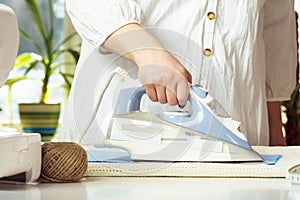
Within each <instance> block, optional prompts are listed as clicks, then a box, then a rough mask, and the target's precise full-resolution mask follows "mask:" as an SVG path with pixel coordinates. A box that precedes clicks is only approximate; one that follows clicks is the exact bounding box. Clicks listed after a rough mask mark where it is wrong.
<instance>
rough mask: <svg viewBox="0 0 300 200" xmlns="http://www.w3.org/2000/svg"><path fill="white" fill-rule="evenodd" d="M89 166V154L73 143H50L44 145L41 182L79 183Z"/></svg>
mask: <svg viewBox="0 0 300 200" xmlns="http://www.w3.org/2000/svg"><path fill="white" fill-rule="evenodd" d="M87 166H88V161H87V154H86V152H85V150H84V149H83V148H82V147H81V146H80V145H78V144H76V143H72V142H49V143H44V144H43V145H42V166H41V176H40V182H56V183H58V182H62V183H63V182H77V181H80V179H82V178H83V177H84V175H85V173H86V170H87Z"/></svg>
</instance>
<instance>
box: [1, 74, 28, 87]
mask: <svg viewBox="0 0 300 200" xmlns="http://www.w3.org/2000/svg"><path fill="white" fill-rule="evenodd" d="M26 79H28V77H27V76H20V77H15V78H10V79H8V80H6V82H5V83H4V84H5V85H8V86H12V85H13V84H14V83H16V82H19V81H22V80H26Z"/></svg>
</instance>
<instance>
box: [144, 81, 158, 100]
mask: <svg viewBox="0 0 300 200" xmlns="http://www.w3.org/2000/svg"><path fill="white" fill-rule="evenodd" d="M144 88H145V90H146V93H147V95H148V97H149V99H150V100H151V101H154V102H157V101H158V98H157V95H156V90H155V87H154V86H153V85H144Z"/></svg>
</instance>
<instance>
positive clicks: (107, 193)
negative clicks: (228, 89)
mask: <svg viewBox="0 0 300 200" xmlns="http://www.w3.org/2000/svg"><path fill="white" fill-rule="evenodd" d="M0 199H1V200H2V199H5V200H10V199H22V200H27V199H28V200H29V199H30V200H32V199H33V200H51V199H54V200H59V199H62V200H68V199H70V200H85V199H89V200H94V199H118V200H123V199H141V200H146V199H151V200H153V199H155V200H156V199H172V200H174V199H184V200H190V199H205V200H214V199H222V200H226V199H231V200H235V199H237V200H247V199H251V200H256V199H264V200H267V199H272V200H273V199H274V200H275V199H276V200H277V199H283V200H287V199H290V200H292V199H293V200H294V199H299V200H300V185H292V184H290V182H289V180H286V179H249V178H235V179H234V178H121V177H88V178H86V179H85V180H83V181H82V182H80V183H66V184H38V185H25V186H24V185H0Z"/></svg>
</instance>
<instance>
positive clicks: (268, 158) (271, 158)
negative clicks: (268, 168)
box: [261, 154, 282, 165]
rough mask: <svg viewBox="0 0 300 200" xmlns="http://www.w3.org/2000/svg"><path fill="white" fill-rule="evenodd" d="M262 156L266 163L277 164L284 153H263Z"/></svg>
mask: <svg viewBox="0 0 300 200" xmlns="http://www.w3.org/2000/svg"><path fill="white" fill-rule="evenodd" d="M261 157H262V158H263V160H264V163H265V164H267V165H275V164H276V163H277V162H278V161H279V160H280V158H282V155H269V154H261Z"/></svg>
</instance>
